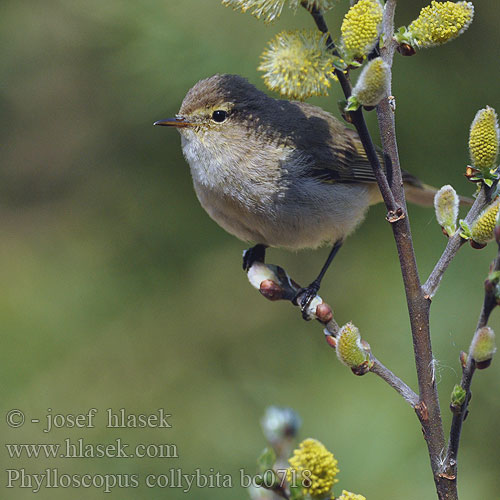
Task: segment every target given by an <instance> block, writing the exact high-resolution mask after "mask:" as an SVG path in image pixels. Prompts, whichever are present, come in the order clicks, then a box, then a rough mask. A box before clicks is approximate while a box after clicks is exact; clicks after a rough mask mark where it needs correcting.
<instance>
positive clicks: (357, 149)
mask: <svg viewBox="0 0 500 500" xmlns="http://www.w3.org/2000/svg"><path fill="white" fill-rule="evenodd" d="M296 104H297V105H298V107H299V108H300V109H301V111H302V113H304V116H305V117H306V120H307V125H308V126H309V127H308V128H309V130H311V129H314V130H315V133H308V134H307V141H306V142H305V143H304V144H303V145H302V147H301V150H302V151H307V153H308V156H309V158H310V161H309V165H308V169H307V175H309V176H312V177H314V178H316V179H319V180H321V181H322V182H325V183H334V182H370V183H371V182H376V178H375V175H374V173H373V169H372V166H371V164H370V162H369V160H368V158H367V156H366V153H365V150H364V147H363V144H362V143H361V140H360V138H359V136H358V133H357V132H356V131H355V130H352V129H349V128H347V127H346V126H345V125H344V124H343V123H341V122H340V121H339V120H337V119H336V118H335V117H334V116H332V115H331V114H330V113H327V112H326V111H324V110H323V109H321V108H318V107H317V106H312V105H310V104H306V103H296ZM307 125H305V126H306V127H307ZM299 142H300V138H299ZM297 145H299V147H300V146H301V145H300V144H297ZM376 149H377V154H378V157H379V160H380V165H381V167H382V169H383V170H384V172H385V171H386V167H387V165H386V161H385V160H384V155H383V152H382V150H381V149H380V148H376ZM388 161H389V160H388ZM390 174H391V172H390V168H389V172H388V175H389V176H390ZM403 179H404V181H405V182H408V183H410V184H412V185H414V186H417V187H420V186H421V183H420V181H419V180H418V179H417V178H416V177H414V176H413V175H411V174H408V173H407V172H403Z"/></svg>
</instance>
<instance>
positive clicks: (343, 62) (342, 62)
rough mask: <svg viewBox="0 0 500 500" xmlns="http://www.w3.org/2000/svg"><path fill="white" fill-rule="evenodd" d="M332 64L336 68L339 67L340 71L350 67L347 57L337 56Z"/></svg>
mask: <svg viewBox="0 0 500 500" xmlns="http://www.w3.org/2000/svg"><path fill="white" fill-rule="evenodd" d="M332 64H333V66H334V67H335V68H337V69H338V70H340V71H345V70H346V69H347V67H348V63H347V61H346V60H345V59H343V58H341V57H338V56H335V57H334V58H333V60H332Z"/></svg>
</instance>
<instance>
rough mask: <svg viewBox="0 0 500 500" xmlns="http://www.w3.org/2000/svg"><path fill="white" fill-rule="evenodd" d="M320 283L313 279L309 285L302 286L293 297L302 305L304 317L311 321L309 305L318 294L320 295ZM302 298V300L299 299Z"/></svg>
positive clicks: (295, 302)
mask: <svg viewBox="0 0 500 500" xmlns="http://www.w3.org/2000/svg"><path fill="white" fill-rule="evenodd" d="M319 287H320V284H319V283H318V282H317V281H313V282H312V283H311V284H310V285H309V286H308V287H306V288H301V289H300V290H299V291H298V292H297V293H296V295H295V297H294V298H293V299H292V302H293V303H294V304H295V305H298V306H300V310H301V311H302V317H303V318H304V319H305V320H306V321H309V320H310V319H311V317H310V315H309V311H308V309H309V306H310V305H311V302H312V300H313V299H314V297H316V295H318V292H319ZM299 299H300V301H299Z"/></svg>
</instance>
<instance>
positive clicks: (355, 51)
mask: <svg viewBox="0 0 500 500" xmlns="http://www.w3.org/2000/svg"><path fill="white" fill-rule="evenodd" d="M382 15H383V10H382V6H381V5H380V3H379V2H378V1H377V0H360V1H359V2H358V3H356V4H355V5H353V6H352V7H351V8H350V9H349V12H347V14H346V15H345V17H344V20H343V22H342V27H341V33H342V43H341V45H342V49H343V51H344V52H345V54H346V57H347V58H358V59H359V58H363V57H364V56H366V55H367V54H368V53H369V52H370V51H371V50H372V49H373V47H374V46H375V44H376V43H377V40H378V37H379V35H380V29H381V23H382Z"/></svg>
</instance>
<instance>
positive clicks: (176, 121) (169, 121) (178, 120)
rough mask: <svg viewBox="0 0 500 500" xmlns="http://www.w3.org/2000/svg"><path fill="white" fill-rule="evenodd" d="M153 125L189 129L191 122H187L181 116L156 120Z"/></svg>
mask: <svg viewBox="0 0 500 500" xmlns="http://www.w3.org/2000/svg"><path fill="white" fill-rule="evenodd" d="M153 125H161V126H163V127H177V128H183V127H189V126H190V125H192V123H191V122H188V121H187V120H186V119H185V118H184V117H183V116H179V117H177V116H176V117H175V118H166V119H165V120H158V121H157V122H154V123H153Z"/></svg>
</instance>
